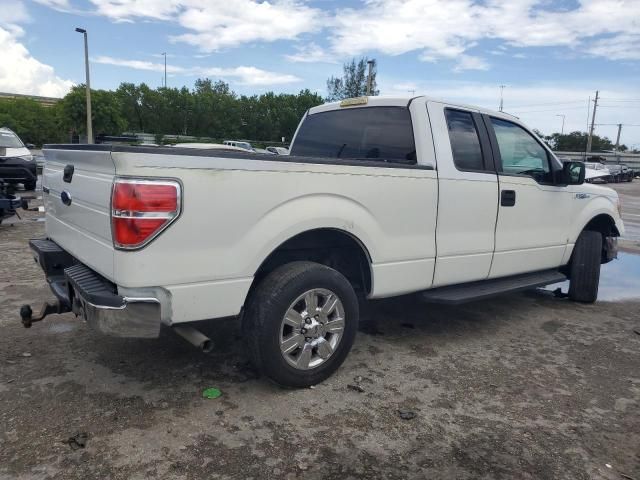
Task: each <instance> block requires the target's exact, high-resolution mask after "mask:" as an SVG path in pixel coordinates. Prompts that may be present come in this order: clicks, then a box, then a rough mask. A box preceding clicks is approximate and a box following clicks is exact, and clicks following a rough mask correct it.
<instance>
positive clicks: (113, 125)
mask: <svg viewBox="0 0 640 480" xmlns="http://www.w3.org/2000/svg"><path fill="white" fill-rule="evenodd" d="M85 95H86V90H85V87H84V85H77V86H74V87H72V88H71V91H70V92H69V93H68V94H67V95H65V97H64V98H63V99H62V100H61V101H60V103H59V105H60V107H59V108H60V112H61V122H60V123H61V127H62V128H63V129H68V130H69V131H73V132H76V133H78V134H86V132H87V125H86V118H87V104H86V97H85ZM121 112H122V108H121V105H120V101H119V98H118V96H117V95H115V94H114V92H111V91H107V90H91V119H92V122H93V133H94V135H100V134H104V135H119V134H120V133H122V131H123V129H124V128H125V127H126V124H127V123H126V120H125V119H124V118H123V116H122V113H121Z"/></svg>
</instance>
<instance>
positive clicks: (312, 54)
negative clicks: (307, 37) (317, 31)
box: [284, 43, 338, 63]
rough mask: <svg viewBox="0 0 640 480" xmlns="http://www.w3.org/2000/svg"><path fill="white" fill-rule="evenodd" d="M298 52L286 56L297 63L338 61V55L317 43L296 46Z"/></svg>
mask: <svg viewBox="0 0 640 480" xmlns="http://www.w3.org/2000/svg"><path fill="white" fill-rule="evenodd" d="M296 50H297V53H294V54H290V55H285V56H284V58H286V59H287V60H289V61H290V62H295V63H338V61H337V60H336V57H335V56H334V55H332V54H331V53H329V52H327V51H326V50H324V49H323V48H322V47H320V46H319V45H316V44H315V43H310V44H308V45H304V46H297V47H296Z"/></svg>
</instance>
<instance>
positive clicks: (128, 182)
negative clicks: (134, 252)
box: [111, 178, 181, 249]
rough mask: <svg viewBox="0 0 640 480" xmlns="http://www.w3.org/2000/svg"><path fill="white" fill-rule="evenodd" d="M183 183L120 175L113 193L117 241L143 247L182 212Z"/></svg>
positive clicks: (118, 244) (126, 246)
mask: <svg viewBox="0 0 640 480" xmlns="http://www.w3.org/2000/svg"><path fill="white" fill-rule="evenodd" d="M180 204H181V191H180V184H179V183H178V182H175V181H172V180H146V179H145V180H143V179H131V178H118V179H116V180H115V182H114V184H113V192H112V195H111V231H112V234H113V245H114V246H115V247H116V248H121V249H135V248H141V247H143V246H145V245H146V244H147V243H149V242H150V241H151V240H153V239H154V238H155V237H157V236H158V235H159V234H160V232H162V231H163V230H164V229H165V228H167V227H168V226H169V224H170V223H171V222H173V221H174V220H175V219H176V218H178V215H180V206H181V205H180Z"/></svg>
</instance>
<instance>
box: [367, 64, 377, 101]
mask: <svg viewBox="0 0 640 480" xmlns="http://www.w3.org/2000/svg"><path fill="white" fill-rule="evenodd" d="M375 62H376V61H375V60H368V61H367V64H368V65H369V75H367V97H368V96H369V95H371V72H372V70H373V64H374V63H375Z"/></svg>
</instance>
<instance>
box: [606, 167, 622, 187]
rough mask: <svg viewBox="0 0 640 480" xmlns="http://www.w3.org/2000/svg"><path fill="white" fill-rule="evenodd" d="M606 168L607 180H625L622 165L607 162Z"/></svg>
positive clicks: (617, 181) (618, 181)
mask: <svg viewBox="0 0 640 480" xmlns="http://www.w3.org/2000/svg"><path fill="white" fill-rule="evenodd" d="M607 169H608V170H609V177H608V178H607V180H608V181H609V182H612V183H620V182H623V181H625V180H626V179H625V177H624V174H623V171H622V165H619V164H616V163H610V164H607Z"/></svg>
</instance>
